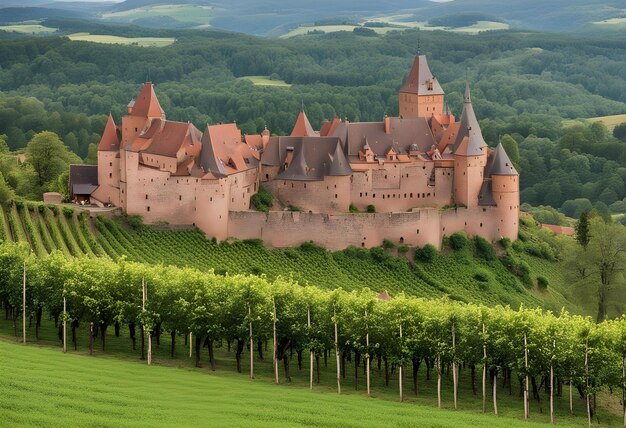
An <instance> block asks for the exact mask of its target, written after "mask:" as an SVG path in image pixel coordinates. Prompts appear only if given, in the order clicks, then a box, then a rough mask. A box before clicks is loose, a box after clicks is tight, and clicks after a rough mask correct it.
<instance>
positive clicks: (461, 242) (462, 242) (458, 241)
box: [450, 232, 469, 251]
mask: <svg viewBox="0 0 626 428" xmlns="http://www.w3.org/2000/svg"><path fill="white" fill-rule="evenodd" d="M468 243H469V239H468V237H467V235H466V234H465V233H463V232H455V233H453V234H452V235H450V248H452V249H453V250H454V251H458V250H462V249H463V248H465V247H467V244H468Z"/></svg>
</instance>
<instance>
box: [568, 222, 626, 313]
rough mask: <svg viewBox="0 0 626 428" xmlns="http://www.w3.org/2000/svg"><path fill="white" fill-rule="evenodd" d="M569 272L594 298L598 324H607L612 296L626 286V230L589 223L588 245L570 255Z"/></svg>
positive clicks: (599, 223)
mask: <svg viewBox="0 0 626 428" xmlns="http://www.w3.org/2000/svg"><path fill="white" fill-rule="evenodd" d="M569 268H570V269H568V271H571V272H573V274H574V279H575V280H577V281H578V282H579V283H580V285H583V286H584V288H585V289H586V290H587V291H590V292H592V293H593V294H594V297H595V299H596V302H597V305H598V310H597V315H596V321H597V322H601V321H603V320H605V319H606V318H607V308H608V304H609V302H610V300H611V297H612V295H613V294H614V293H615V292H616V291H618V290H619V289H622V288H623V287H624V285H625V283H626V281H625V280H626V278H625V276H624V270H625V269H626V229H624V228H623V227H622V226H621V225H620V224H617V223H614V222H605V221H604V220H603V219H602V218H601V217H593V218H592V219H591V220H590V222H589V241H588V244H587V246H586V247H583V246H582V245H581V246H578V248H575V249H573V250H572V251H571V252H570V254H569ZM622 301H623V300H622ZM622 304H623V303H622ZM618 310H619V308H618Z"/></svg>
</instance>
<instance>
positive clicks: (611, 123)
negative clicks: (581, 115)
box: [563, 114, 626, 131]
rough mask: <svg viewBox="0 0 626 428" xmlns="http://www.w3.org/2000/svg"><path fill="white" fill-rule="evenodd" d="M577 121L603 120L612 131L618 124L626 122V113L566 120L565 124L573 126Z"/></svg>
mask: <svg viewBox="0 0 626 428" xmlns="http://www.w3.org/2000/svg"><path fill="white" fill-rule="evenodd" d="M577 122H602V123H604V124H605V125H606V127H607V128H608V129H609V131H612V130H613V128H615V127H616V126H617V125H619V124H621V123H625V122H626V114H616V115H612V116H601V117H590V118H588V119H575V120H564V121H563V126H571V125H574V124H576V123H577Z"/></svg>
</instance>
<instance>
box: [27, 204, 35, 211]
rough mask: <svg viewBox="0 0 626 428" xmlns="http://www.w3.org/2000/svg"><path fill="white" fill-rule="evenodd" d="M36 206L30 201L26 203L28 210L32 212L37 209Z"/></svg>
mask: <svg viewBox="0 0 626 428" xmlns="http://www.w3.org/2000/svg"><path fill="white" fill-rule="evenodd" d="M35 206H36V205H35V204H30V203H27V204H26V208H28V211H30V212H31V213H32V212H34V211H35Z"/></svg>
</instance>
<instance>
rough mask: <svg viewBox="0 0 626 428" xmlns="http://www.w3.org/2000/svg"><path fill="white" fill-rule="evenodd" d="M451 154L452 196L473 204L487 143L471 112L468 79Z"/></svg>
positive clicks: (474, 203) (480, 184)
mask: <svg viewBox="0 0 626 428" xmlns="http://www.w3.org/2000/svg"><path fill="white" fill-rule="evenodd" d="M452 151H453V154H454V200H455V202H456V203H457V204H461V205H465V206H467V207H475V206H477V205H478V202H479V197H478V196H479V193H480V189H481V187H482V184H483V171H484V169H485V165H486V163H487V144H486V143H485V140H484V139H483V135H482V133H481V131H480V126H479V125H478V120H477V119H476V115H475V114H474V107H473V106H472V99H471V96H470V89H469V83H468V84H467V85H466V87H465V96H464V102H463V113H462V114H461V124H460V126H459V131H458V134H457V136H456V141H455V144H454V147H453V149H452Z"/></svg>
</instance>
